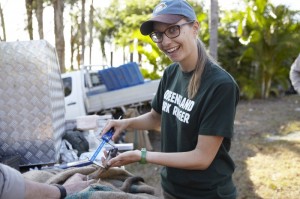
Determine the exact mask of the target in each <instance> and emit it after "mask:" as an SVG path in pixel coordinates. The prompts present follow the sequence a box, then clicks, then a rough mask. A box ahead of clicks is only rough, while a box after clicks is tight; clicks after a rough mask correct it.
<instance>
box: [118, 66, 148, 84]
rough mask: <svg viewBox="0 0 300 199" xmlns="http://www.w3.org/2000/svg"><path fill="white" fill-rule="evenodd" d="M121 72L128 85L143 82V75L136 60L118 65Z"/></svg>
mask: <svg viewBox="0 0 300 199" xmlns="http://www.w3.org/2000/svg"><path fill="white" fill-rule="evenodd" d="M118 68H119V69H120V71H121V73H122V74H123V76H124V78H125V81H126V83H127V85H128V86H134V85H138V84H143V83H144V77H143V75H142V73H141V71H140V69H139V66H138V65H137V63H136V62H130V63H128V64H124V65H121V66H119V67H118Z"/></svg>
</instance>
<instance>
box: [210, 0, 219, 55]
mask: <svg viewBox="0 0 300 199" xmlns="http://www.w3.org/2000/svg"><path fill="white" fill-rule="evenodd" d="M218 12H219V8H218V0H210V20H209V35H210V38H209V53H210V55H211V56H212V57H213V58H214V59H215V60H218V21H219V14H218Z"/></svg>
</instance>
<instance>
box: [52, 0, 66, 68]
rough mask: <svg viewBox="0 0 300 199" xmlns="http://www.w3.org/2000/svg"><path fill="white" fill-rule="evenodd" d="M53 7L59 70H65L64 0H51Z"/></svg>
mask: <svg viewBox="0 0 300 199" xmlns="http://www.w3.org/2000/svg"><path fill="white" fill-rule="evenodd" d="M52 4H53V8H54V33H55V47H56V51H57V55H58V61H59V65H60V70H61V72H62V73H63V72H65V70H66V69H65V38H64V21H63V13H64V0H52Z"/></svg>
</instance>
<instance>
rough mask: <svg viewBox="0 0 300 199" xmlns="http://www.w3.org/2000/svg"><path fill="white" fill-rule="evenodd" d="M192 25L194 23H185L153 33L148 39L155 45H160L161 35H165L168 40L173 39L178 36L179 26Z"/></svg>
mask: <svg viewBox="0 0 300 199" xmlns="http://www.w3.org/2000/svg"><path fill="white" fill-rule="evenodd" d="M190 23H194V21H188V22H186V23H183V24H180V25H173V26H170V27H168V28H167V29H166V30H165V31H163V32H158V31H154V32H152V33H151V34H150V37H151V39H152V41H153V42H155V43H161V42H162V41H163V34H165V35H166V36H167V37H168V38H170V39H174V38H176V37H178V36H179V35H180V28H181V26H184V25H187V24H190Z"/></svg>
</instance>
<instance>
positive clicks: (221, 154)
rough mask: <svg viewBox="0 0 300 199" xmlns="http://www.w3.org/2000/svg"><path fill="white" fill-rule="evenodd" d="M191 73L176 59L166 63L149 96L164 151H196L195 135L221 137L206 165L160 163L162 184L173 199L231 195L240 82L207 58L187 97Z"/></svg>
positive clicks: (213, 197)
mask: <svg viewBox="0 0 300 199" xmlns="http://www.w3.org/2000/svg"><path fill="white" fill-rule="evenodd" d="M192 75H193V72H190V73H184V72H182V70H181V69H180V66H179V65H178V63H174V64H172V65H170V66H169V67H168V68H167V69H166V70H165V72H164V75H163V77H162V79H161V82H160V85H159V88H158V91H157V94H156V96H155V97H154V99H153V101H152V107H153V109H154V110H155V111H157V112H158V113H160V114H161V149H162V152H185V151H191V150H194V149H195V147H196V145H197V141H198V135H212V136H214V135H216V136H222V137H224V140H223V143H222V145H221V147H220V149H219V150H218V153H217V155H216V157H215V159H214V160H213V162H212V164H211V165H210V166H209V168H207V169H206V170H185V169H176V168H170V167H163V169H162V171H161V177H162V187H163V189H164V191H166V192H168V193H169V194H171V195H173V196H175V197H177V198H187V199H194V198H195V199H199V198H201V199H202V198H212V199H215V198H235V197H236V189H235V186H234V185H233V183H232V173H233V171H234V168H235V166H234V163H233V161H232V159H231V158H230V156H229V155H228V151H229V149H230V142H231V138H232V136H233V125H234V117H235V111H236V106H237V103H238V100H239V89H238V86H237V84H236V82H235V81H234V79H233V78H232V77H231V76H230V75H229V74H228V73H227V72H226V71H225V70H224V69H222V68H221V67H219V66H217V65H214V64H212V63H210V62H208V63H207V64H206V66H205V68H204V72H203V74H202V77H201V78H202V79H201V86H200V88H199V91H198V93H197V94H196V96H195V97H194V98H193V99H188V97H187V87H188V84H189V81H190V78H191V77H192ZM178 161H180V160H178ZM225 196H226V197H225Z"/></svg>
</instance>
